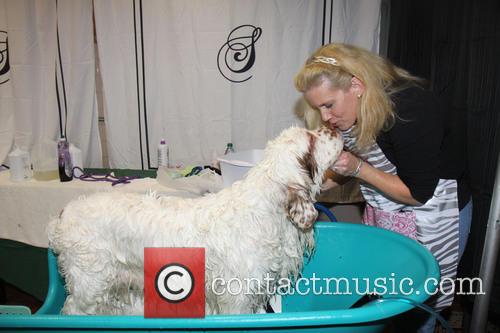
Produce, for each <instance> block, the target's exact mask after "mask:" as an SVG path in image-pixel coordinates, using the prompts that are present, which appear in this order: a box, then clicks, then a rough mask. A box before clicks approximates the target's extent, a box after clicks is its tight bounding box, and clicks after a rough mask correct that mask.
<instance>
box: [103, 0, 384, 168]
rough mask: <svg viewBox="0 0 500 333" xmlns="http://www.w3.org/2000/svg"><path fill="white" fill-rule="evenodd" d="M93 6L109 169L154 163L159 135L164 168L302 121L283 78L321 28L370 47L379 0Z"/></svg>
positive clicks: (260, 143) (135, 0)
mask: <svg viewBox="0 0 500 333" xmlns="http://www.w3.org/2000/svg"><path fill="white" fill-rule="evenodd" d="M94 5H95V19H96V32H97V42H98V48H99V60H100V67H101V73H102V78H103V90H104V95H105V118H106V126H107V127H106V130H107V135H108V143H109V147H108V148H109V155H110V165H111V167H127V168H144V169H147V168H154V167H156V165H157V164H156V163H157V160H156V147H157V145H158V143H159V142H160V139H162V138H164V139H166V142H167V144H168V145H169V146H170V161H171V163H172V164H173V165H176V164H206V163H210V162H211V161H212V160H213V158H214V157H216V156H219V155H222V153H223V151H224V147H225V146H226V143H228V142H232V143H233V144H234V146H235V148H236V150H237V151H238V150H244V149H253V148H263V147H264V145H265V143H266V142H267V141H268V140H269V139H271V138H273V137H275V136H276V135H277V134H278V133H279V132H280V131H281V130H283V129H284V128H286V127H288V126H291V125H302V124H303V121H302V119H300V118H299V117H297V115H296V114H295V113H294V108H295V106H296V103H297V101H298V100H299V98H300V94H299V93H297V92H296V91H295V88H294V86H293V77H294V75H295V74H296V73H297V72H298V70H299V68H300V66H301V65H302V64H303V62H304V61H305V60H306V58H307V57H308V55H309V54H310V53H311V52H312V51H314V50H315V49H316V48H318V47H319V46H320V45H321V43H322V38H324V32H325V30H327V31H332V34H331V35H328V37H329V38H331V41H334V40H335V41H350V42H358V43H363V45H362V46H364V47H367V48H372V47H375V46H377V47H378V37H377V36H378V35H377V33H378V17H379V12H378V6H379V1H364V0H363V1H318V0H316V1H304V0H293V1H291V0H286V1H267V0H259V1H172V0H170V1H154V0H150V1H140V0H131V1H118V0H103V1H98V2H95V4H94ZM325 5H328V6H329V7H328V9H327V10H326V11H325V9H324V6H325ZM332 13H335V16H334V15H333V14H332ZM326 17H328V20H325V19H324V18H326ZM332 18H333V19H332ZM338 18H342V20H341V21H340V23H339V22H337V19H338ZM336 24H337V25H338V24H341V25H342V24H345V25H346V27H345V28H343V29H340V28H339V27H338V26H337V25H336Z"/></svg>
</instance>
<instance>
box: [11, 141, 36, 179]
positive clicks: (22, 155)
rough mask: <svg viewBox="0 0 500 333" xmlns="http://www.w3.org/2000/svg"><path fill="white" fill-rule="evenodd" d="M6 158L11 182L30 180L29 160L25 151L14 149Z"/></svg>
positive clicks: (28, 155)
mask: <svg viewBox="0 0 500 333" xmlns="http://www.w3.org/2000/svg"><path fill="white" fill-rule="evenodd" d="M8 157H9V165H10V180H11V181H13V182H20V181H23V180H28V179H30V178H31V176H32V171H31V158H30V154H29V153H28V152H27V151H24V150H21V149H19V148H17V147H16V149H14V150H13V151H12V152H10V154H9V155H8Z"/></svg>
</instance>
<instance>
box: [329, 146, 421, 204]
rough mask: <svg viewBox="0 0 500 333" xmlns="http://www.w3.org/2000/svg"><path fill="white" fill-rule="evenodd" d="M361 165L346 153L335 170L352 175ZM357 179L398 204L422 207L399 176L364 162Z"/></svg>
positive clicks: (340, 158) (337, 163) (336, 164)
mask: <svg viewBox="0 0 500 333" xmlns="http://www.w3.org/2000/svg"><path fill="white" fill-rule="evenodd" d="M359 163H360V159H359V158H358V157H356V156H354V155H353V154H351V153H349V152H345V151H344V152H342V154H341V155H340V157H339V158H338V159H337V162H335V165H334V170H335V171H336V172H337V173H339V174H341V175H345V176H348V175H352V174H353V173H354V171H355V170H356V169H357V167H358V165H359ZM357 178H359V179H361V180H362V181H364V182H366V183H368V184H370V185H372V186H374V187H376V188H377V189H379V190H380V191H381V192H383V193H384V194H386V195H387V196H389V197H390V198H392V199H393V200H395V201H397V202H401V203H404V204H407V205H412V206H421V205H422V203H420V202H418V201H417V200H415V198H413V196H412V195H411V193H410V189H409V188H408V187H407V186H406V185H405V183H403V181H402V180H401V179H400V178H399V177H398V176H397V175H391V174H389V173H386V172H383V171H381V170H378V169H376V168H374V167H373V166H371V165H370V164H368V163H366V162H362V165H361V168H360V169H359V173H358V175H357Z"/></svg>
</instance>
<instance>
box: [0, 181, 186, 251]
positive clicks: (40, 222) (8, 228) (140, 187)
mask: <svg viewBox="0 0 500 333" xmlns="http://www.w3.org/2000/svg"><path fill="white" fill-rule="evenodd" d="M9 177H10V173H9V172H8V171H3V172H0V238H5V239H11V240H15V241H19V242H23V243H26V244H30V245H33V246H39V247H47V246H48V239H47V231H46V227H47V224H48V222H49V221H50V220H51V219H52V218H53V217H56V216H58V215H59V213H60V212H61V210H62V209H63V208H64V206H65V205H66V204H67V203H68V202H69V201H71V200H72V199H75V198H77V197H79V196H81V195H86V194H90V193H94V192H98V191H126V192H139V193H146V192H148V191H155V192H157V193H158V194H160V195H175V196H182V197H195V196H196V195H194V194H193V193H190V192H187V191H179V190H175V189H173V188H168V187H166V186H163V185H160V184H159V183H158V182H157V181H156V179H153V178H141V179H134V180H132V181H131V183H129V184H120V185H116V186H111V183H110V182H87V181H81V180H79V179H73V180H72V181H70V182H65V183H61V182H60V181H59V180H51V181H37V180H34V179H31V180H28V181H24V182H11V181H10V180H9Z"/></svg>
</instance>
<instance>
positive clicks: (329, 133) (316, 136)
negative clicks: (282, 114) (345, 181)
mask: <svg viewBox="0 0 500 333" xmlns="http://www.w3.org/2000/svg"><path fill="white" fill-rule="evenodd" d="M342 148H343V140H342V136H341V135H340V134H339V133H338V132H337V131H335V130H331V129H329V128H327V127H324V126H323V127H320V128H319V129H317V130H312V131H311V130H307V129H304V128H299V127H291V128H288V129H286V130H284V131H283V132H282V133H281V134H280V135H279V136H278V137H277V138H276V139H274V140H273V141H270V142H269V144H268V146H267V147H266V152H265V157H264V161H263V162H264V163H265V164H268V168H267V170H269V172H271V173H272V174H269V175H268V176H269V177H270V178H272V179H275V180H277V181H278V182H279V183H281V185H282V186H285V187H286V189H287V200H286V207H285V209H286V211H287V213H288V217H289V218H290V220H291V221H292V222H293V223H294V224H295V225H296V226H297V227H299V228H301V229H308V228H310V227H311V226H312V225H313V223H314V221H316V218H317V217H318V212H317V211H316V209H315V208H314V202H315V197H316V195H317V194H318V193H319V191H320V186H321V184H322V182H323V175H324V173H325V171H326V170H327V169H328V168H329V167H331V166H332V165H333V163H334V162H335V161H336V160H337V158H338V156H339V155H340V153H341V152H342Z"/></svg>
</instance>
